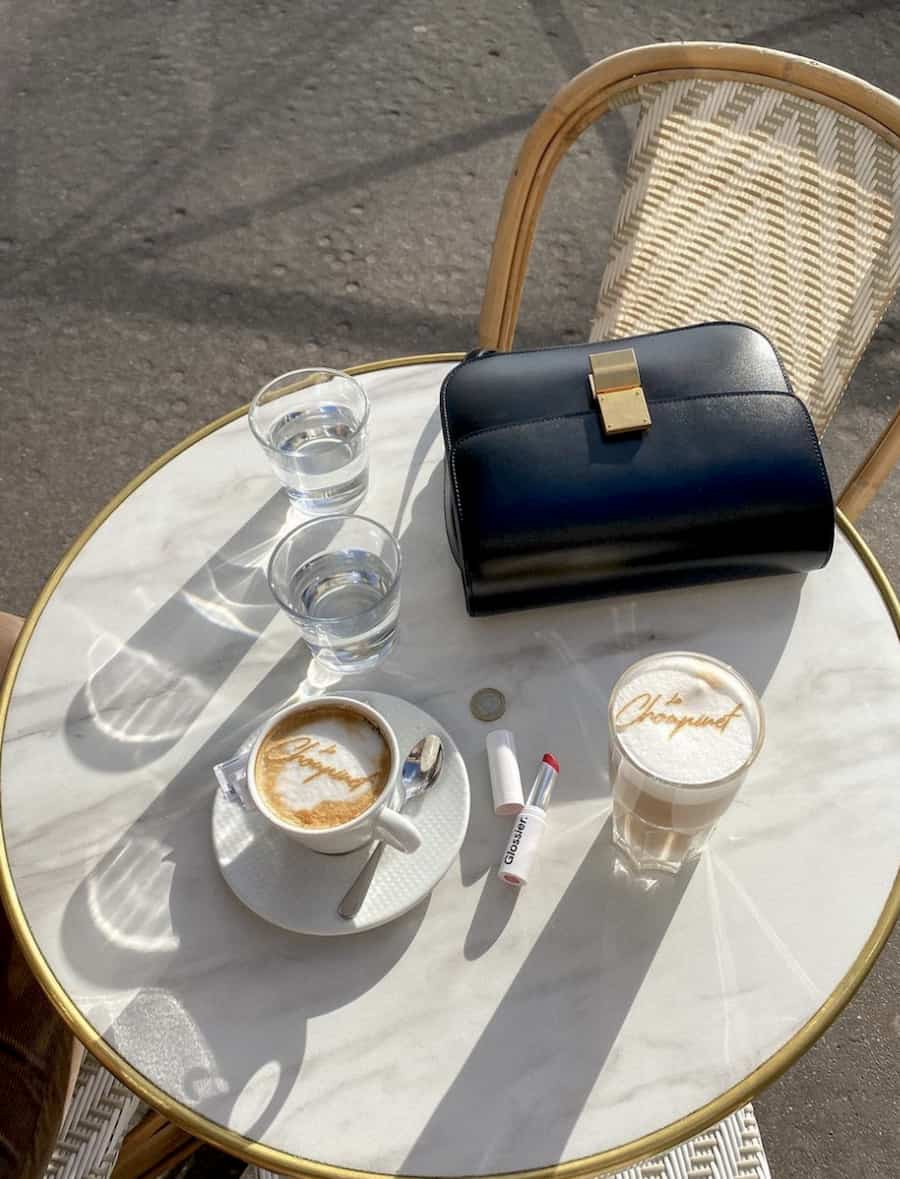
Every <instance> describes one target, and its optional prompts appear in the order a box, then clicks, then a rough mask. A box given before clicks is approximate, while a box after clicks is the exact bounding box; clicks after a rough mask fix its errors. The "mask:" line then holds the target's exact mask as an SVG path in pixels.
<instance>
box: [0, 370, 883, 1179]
mask: <svg viewBox="0 0 900 1179" xmlns="http://www.w3.org/2000/svg"><path fill="white" fill-rule="evenodd" d="M463 356H464V353H462V352H437V353H428V354H423V355H416V356H401V357H395V358H392V359H388V360H381V361H374V362H372V363H369V364H359V365H354V366H352V367H349V368H348V369H347V371H348V372H349V373H351V374H353V375H355V376H358V375H360V374H362V373H370V372H379V371H381V370H384V369H390V368H402V367H406V366H410V365H416V364H443V363H450V362H453V361H459V360H461V359H462V358H463ZM247 409H248V406H246V405H244V406H241V407H240V408H238V409H234V410H231V411H230V412H229V413H226V414H223V415H222V417H219V418H217V419H216V420H215V421H213V422H210V423H209V424H208V425H206V426H203V427H201V428H200V429H199V430H196V431H195V432H194V433H192V434H189V435H188V436H187V437H186V438H185V439H183V440H182V441H181V442H179V443H178V444H177V445H175V446H174V447H172V448H171V449H170V450H168V451H166V453H165V454H163V455H161V456H160V457H159V458H158V459H156V460H155V461H154V462H152V463H151V464H150V465H149V466H148V467H146V468H145V469H144V470H143V471H142V472H141V473H140V474H139V475H137V476H136V477H135V478H134V479H132V480H131V481H130V482H129V483H127V484H126V485H125V486H124V487H123V488H122V490H121V491H119V492H118V494H117V495H115V496H113V498H112V499H111V500H110V501H109V502H108V503H107V504H106V506H105V507H104V508H102V509H101V511H100V512H98V514H97V515H96V516H95V517H94V519H93V520H91V522H90V523H89V524H88V526H87V527H86V528H85V529H84V531H83V532H82V533H81V534H80V535H79V536H78V537H77V538H76V539H75V541H74V542H73V543H72V544H71V545H70V546H69V548H68V549H67V550H66V552H65V554H64V555H63V557H62V559H61V560H60V562H59V564H58V565H57V566H56V568H55V569H54V570H53V572H52V573H51V574H50V576H49V578H48V579H47V582H46V583H45V585H44V587H43V589H42V590H41V592H40V594H39V595H38V597H37V599H36V601H35V603H34V605H33V606H32V608H31V610H30V612H29V614H28V617H27V618H26V620H25V625H24V626H23V628H22V633H21V635H20V636H19V639H18V641H17V643H16V645H15V647H14V649H13V652H12V655H11V656H10V660H9V664H8V666H7V670H6V675H5V676H4V679H3V682H2V685H0V759H2V742H3V733H4V732H5V729H6V718H7V714H8V711H9V703H10V700H11V699H12V692H13V685H14V683H15V679H16V675H17V672H18V669H19V666H20V665H21V662H22V659H23V657H24V655H25V650H26V648H27V646H28V642H29V639H30V638H31V635H32V634H33V633H34V630H35V627H36V626H37V623H38V620H39V618H40V616H41V614H42V613H43V610H44V608H45V606H46V605H47V603H48V602H49V600H50V598H51V597H52V595H53V593H54V591H55V590H56V588H57V586H58V585H59V583H60V582H61V581H62V579H63V576H64V574H65V572H66V570H67V569H68V568H69V566H70V565H71V564H72V562H73V561H74V559H75V557H76V556H77V555H78V553H80V552H81V550H82V549H83V548H84V546H85V545H86V544H87V542H88V541H89V540H90V539H91V537H92V536H93V535H94V533H95V532H97V531H98V529H99V528H100V526H101V525H102V524H103V523H104V521H105V520H106V519H107V518H108V517H109V516H111V515H112V513H113V512H114V511H115V510H116V509H117V508H118V507H119V506H120V505H121V504H122V503H123V502H124V501H125V500H126V499H127V498H128V497H129V496H130V495H131V493H132V492H133V491H135V490H137V488H138V487H140V486H141V485H142V484H143V483H145V482H146V481H147V480H148V479H149V478H150V477H151V476H152V475H154V474H155V473H156V472H157V471H158V470H160V469H161V468H162V467H164V466H165V465H166V464H167V463H169V462H170V461H171V460H172V459H173V458H175V457H176V456H177V455H179V454H181V453H182V452H183V451H185V450H187V449H188V448H189V447H191V446H193V445H194V444H195V443H196V442H199V441H200V440H201V439H203V438H205V437H207V435H209V434H212V433H214V432H215V431H216V430H219V429H221V427H222V426H226V425H228V424H229V423H230V422H233V421H235V420H237V419H238V418H239V417H241V416H243V415H244V414H246V412H247ZM836 516H837V523H838V526H839V527H840V528H841V530H842V531H843V532H844V534H845V535H846V537H847V539H848V540H849V541H850V543H851V545H852V546H853V548H854V549H855V550H856V552H857V554H858V555H859V557H860V559H861V560H862V562H863V564H864V565H865V567H866V569H867V570H868V572H869V574H870V576H871V577H872V580H873V581H874V582H875V585H876V587H877V588H878V590H879V592H880V594H881V597H882V600H883V601H884V604H885V607H886V608H887V611H888V614H889V615H890V617H891V619H892V620H893V623H894V627H895V629H896V630H897V633H898V636H900V600H898V597H897V594H896V592H895V591H894V589H893V587H892V585H891V583H890V581H889V579H888V577H887V574H886V573H885V572H884V570H883V569H882V568H881V566H880V565H879V563H878V560H877V558H876V557H875V555H874V554H873V553H872V551H871V550H870V549H869V547H868V545H867V544H866V542H865V541H864V540H863V539H862V537H861V536H860V534H859V533H858V532H857V530H856V529H855V528H854V527H853V525H852V524H851V523H850V522H849V520H847V518H846V517H845V516H844V515H843V513H842V512H841V511H840V510H839V509H836ZM0 898H2V901H3V905H4V908H5V909H6V913H7V916H8V918H9V921H10V924H11V925H12V927H13V930H14V931H15V934H16V937H17V938H18V941H19V944H20V945H21V947H22V950H23V952H24V954H25V957H26V959H27V961H28V963H29V965H30V967H31V969H32V971H33V972H34V974H35V977H36V978H37V979H38V981H39V982H40V984H41V986H42V987H43V988H44V990H45V991H46V992H47V995H48V997H49V999H50V1001H51V1002H52V1004H53V1006H54V1007H55V1008H56V1010H57V1011H58V1012H59V1014H60V1015H61V1016H62V1018H63V1019H64V1020H65V1022H66V1023H67V1024H68V1026H69V1028H70V1029H71V1030H72V1032H73V1033H74V1035H75V1036H76V1037H77V1038H78V1039H79V1040H80V1041H81V1042H82V1044H84V1046H85V1048H86V1049H87V1050H88V1051H89V1052H90V1053H91V1054H92V1055H93V1056H94V1057H95V1058H96V1059H97V1060H99V1061H100V1063H101V1064H102V1065H103V1066H104V1067H105V1068H107V1069H109V1071H110V1072H111V1073H112V1074H113V1075H114V1076H116V1077H118V1079H119V1080H120V1081H122V1082H123V1084H125V1085H127V1086H128V1088H129V1089H131V1090H132V1091H133V1092H135V1093H137V1095H138V1096H139V1097H140V1098H141V1100H142V1101H144V1102H145V1103H146V1104H147V1105H149V1106H151V1107H152V1108H154V1109H156V1110H157V1111H158V1112H159V1113H161V1114H162V1115H163V1116H164V1117H166V1118H168V1119H169V1120H170V1121H171V1122H174V1123H175V1124H176V1125H178V1126H181V1127H182V1128H183V1129H184V1130H186V1131H187V1132H188V1133H190V1134H192V1135H194V1137H196V1138H201V1139H203V1140H204V1141H206V1142H210V1143H212V1144H213V1145H214V1146H218V1147H220V1148H221V1149H222V1150H225V1151H226V1152H227V1153H229V1154H232V1155H236V1156H237V1157H238V1158H241V1159H244V1160H246V1161H247V1162H248V1163H255V1164H257V1165H258V1166H261V1167H263V1168H265V1169H266V1170H270V1171H275V1172H278V1173H281V1174H285V1175H294V1176H300V1177H302V1179H387V1176H386V1175H385V1174H384V1172H380V1171H365V1170H359V1169H355V1168H350V1167H340V1166H336V1165H333V1164H330V1163H321V1162H316V1161H314V1160H312V1159H304V1158H301V1157H300V1156H298V1155H293V1154H289V1153H287V1152H286V1151H282V1150H278V1149H276V1148H275V1147H271V1146H266V1145H264V1144H263V1143H260V1142H254V1141H253V1140H252V1139H249V1138H245V1137H244V1136H243V1135H242V1134H238V1133H237V1132H236V1131H234V1130H229V1129H227V1128H226V1127H225V1126H221V1125H219V1124H218V1123H217V1122H213V1121H211V1120H210V1119H209V1118H206V1117H204V1116H203V1115H202V1114H199V1113H197V1112H196V1111H195V1110H192V1109H190V1108H189V1107H188V1106H186V1105H183V1104H182V1103H181V1102H179V1101H177V1100H175V1098H173V1097H171V1096H170V1095H169V1094H167V1093H165V1092H164V1091H163V1090H162V1089H160V1088H159V1087H158V1086H157V1085H155V1084H154V1083H153V1082H152V1081H150V1080H149V1079H148V1078H147V1077H145V1076H144V1075H143V1074H142V1073H140V1072H138V1070H137V1069H135V1068H134V1067H133V1066H132V1065H131V1064H130V1063H129V1062H128V1061H127V1060H125V1059H124V1057H122V1056H120V1055H119V1053H118V1052H116V1051H115V1050H114V1049H113V1048H111V1047H110V1046H109V1045H108V1044H107V1043H106V1041H105V1040H104V1039H103V1038H102V1036H101V1035H99V1034H98V1032H97V1031H96V1029H95V1028H94V1027H93V1026H92V1025H91V1024H90V1023H89V1022H88V1020H87V1019H86V1018H85V1016H84V1015H83V1014H82V1012H81V1011H80V1010H79V1008H78V1006H77V1005H76V1004H75V1002H74V1001H73V1000H72V999H71V998H70V997H69V995H68V993H67V992H66V990H65V989H64V988H63V986H62V985H61V983H60V982H59V980H58V979H57V978H56V976H55V975H54V973H53V971H52V970H51V968H50V966H49V964H48V963H47V961H46V959H45V958H44V956H43V954H42V953H41V950H40V948H39V946H38V944H37V942H36V940H35V938H34V935H33V934H32V932H31V928H30V927H29V925H28V921H27V919H26V917H25V913H24V910H23V909H22V906H21V904H20V902H19V898H18V895H17V893H16V889H15V884H14V882H13V878H12V871H11V868H10V864H9V859H8V856H7V851H6V836H5V832H4V831H3V825H2V806H0ZM898 917H900V871H898V873H897V876H896V877H895V879H894V884H893V886H892V888H891V890H890V892H889V893H888V896H887V898H886V900H885V904H884V907H883V908H882V910H881V913H880V914H879V917H878V920H877V921H876V923H875V926H874V928H873V929H872V932H871V933H870V934H869V936H868V938H867V939H866V941H865V943H864V944H863V946H862V948H861V950H860V952H859V954H858V955H857V956H856V958H855V959H854V961H853V963H852V964H851V966H850V969H849V970H848V971H847V973H846V974H845V975H844V977H843V978H842V979H841V980H840V982H839V983H838V984H837V986H836V987H835V988H834V990H833V991H832V992H831V994H830V995H829V996H828V998H827V999H826V1000H825V1002H824V1003H823V1004H822V1005H821V1006H820V1007H819V1009H818V1010H817V1011H816V1012H815V1013H814V1014H813V1015H812V1016H811V1017H810V1018H809V1019H808V1020H807V1022H806V1023H805V1024H804V1025H803V1026H802V1027H801V1028H799V1029H798V1030H797V1031H796V1032H795V1033H794V1034H793V1035H792V1036H791V1037H790V1038H789V1039H788V1040H786V1041H785V1043H784V1044H782V1045H781V1047H780V1048H778V1049H777V1050H776V1051H775V1052H774V1053H773V1054H772V1055H771V1056H769V1057H768V1058H767V1059H766V1060H764V1061H763V1062H762V1064H760V1065H758V1066H757V1067H756V1068H755V1069H754V1070H753V1071H752V1072H750V1073H749V1074H748V1075H747V1076H746V1077H744V1078H743V1080H741V1081H738V1082H737V1083H736V1084H734V1085H732V1086H731V1087H730V1088H729V1089H726V1091H725V1092H724V1093H722V1094H720V1095H719V1096H718V1097H716V1098H713V1099H712V1100H711V1101H708V1102H706V1103H705V1104H704V1105H702V1106H700V1107H699V1108H698V1109H695V1110H692V1111H691V1112H690V1113H688V1114H684V1115H683V1116H682V1117H680V1118H678V1119H676V1120H675V1121H674V1122H670V1123H669V1124H668V1125H667V1126H663V1127H662V1128H661V1129H659V1130H654V1131H652V1132H651V1133H649V1134H644V1135H642V1136H641V1137H639V1138H635V1139H633V1140H632V1141H631V1142H626V1143H624V1144H623V1145H621V1146H615V1147H609V1148H607V1149H606V1150H602V1151H600V1152H598V1153H597V1154H592V1155H584V1156H582V1157H581V1158H577V1159H570V1160H567V1161H565V1162H560V1163H556V1164H553V1165H550V1166H545V1167H535V1168H532V1169H527V1170H520V1171H504V1172H500V1173H499V1174H498V1175H491V1174H481V1173H479V1174H478V1175H477V1176H471V1177H469V1176H459V1177H457V1179H500V1177H501V1176H503V1177H504V1179H551V1177H554V1179H581V1177H582V1176H590V1175H597V1174H602V1173H604V1172H609V1171H615V1170H620V1169H622V1168H624V1167H627V1166H630V1165H633V1164H634V1163H637V1162H640V1161H641V1160H642V1159H646V1158H650V1157H652V1156H653V1155H656V1154H661V1153H663V1152H664V1151H667V1150H671V1149H672V1147H674V1146H677V1145H679V1144H680V1143H682V1142H684V1141H686V1140H687V1139H689V1138H693V1137H694V1136H695V1135H697V1134H700V1133H702V1132H703V1131H704V1130H706V1129H708V1128H709V1127H710V1126H713V1125H715V1123H717V1122H720V1121H721V1120H722V1119H723V1118H725V1117H727V1116H728V1115H729V1114H731V1113H733V1112H734V1111H735V1110H736V1109H739V1108H740V1107H741V1106H742V1105H745V1104H746V1103H747V1102H748V1101H751V1100H752V1099H753V1098H754V1097H755V1096H756V1095H757V1094H758V1093H760V1092H761V1091H762V1090H763V1089H764V1088H765V1087H766V1086H767V1085H769V1084H771V1083H772V1082H773V1081H775V1080H776V1079H777V1078H778V1077H780V1076H781V1074H782V1073H783V1072H785V1071H786V1070H787V1069H788V1068H790V1066H791V1065H792V1064H794V1063H795V1061H797V1060H798V1059H799V1058H800V1057H801V1056H802V1055H803V1053H804V1052H806V1051H807V1050H808V1049H809V1048H810V1047H811V1045H812V1044H813V1043H815V1041H816V1040H817V1039H818V1038H819V1037H820V1036H821V1035H822V1034H823V1033H824V1032H825V1031H826V1029H827V1028H828V1027H830V1025H831V1024H832V1023H833V1021H834V1020H835V1019H836V1018H837V1016H838V1015H839V1014H840V1012H841V1011H842V1010H843V1009H844V1007H845V1006H846V1005H847V1003H849V1001H850V999H851V998H852V997H853V995H854V994H855V992H856V990H857V988H858V987H859V986H860V984H861V983H862V981H863V979H864V978H865V977H866V975H867V974H868V972H869V970H870V969H871V967H872V965H873V964H874V962H875V959H876V958H877V957H878V955H879V953H880V952H881V950H882V948H883V946H884V944H885V942H886V941H887V939H888V936H889V935H890V932H891V930H892V929H893V927H894V924H895V923H896V921H897V919H898Z"/></svg>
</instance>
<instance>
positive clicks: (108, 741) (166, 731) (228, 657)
mask: <svg viewBox="0 0 900 1179" xmlns="http://www.w3.org/2000/svg"><path fill="white" fill-rule="evenodd" d="M290 510H291V509H290V502H289V500H288V499H287V497H286V496H285V495H283V494H281V493H280V492H279V493H278V494H277V495H274V496H272V498H271V499H270V500H268V501H267V502H266V503H265V504H263V506H262V507H261V508H260V509H259V511H258V512H256V513H255V514H254V515H253V516H251V517H250V519H249V520H247V521H246V523H245V524H243V525H242V526H241V527H240V528H239V529H238V531H237V532H235V533H234V535H233V536H232V537H231V538H230V539H229V540H228V541H227V542H226V543H225V544H224V545H223V546H222V547H221V548H220V549H219V550H218V552H216V553H214V554H213V556H212V557H210V559H209V560H208V561H206V562H205V563H204V564H203V565H201V567H200V568H199V569H198V570H197V572H196V573H195V574H194V575H193V576H192V577H191V578H190V579H189V580H188V581H186V582H185V584H184V585H183V586H182V587H181V588H180V589H179V590H178V591H177V592H176V593H175V594H173V595H172V597H170V598H169V599H168V600H167V601H166V602H164V603H163V605H162V606H160V607H159V609H158V610H157V611H156V612H155V613H154V614H152V615H151V617H150V618H149V619H148V620H147V621H146V622H145V623H144V624H143V626H141V627H140V629H139V630H137V631H136V632H135V633H134V634H133V635H132V636H131V638H130V639H129V640H128V642H127V643H126V644H125V645H124V646H118V648H117V649H116V650H115V651H114V652H112V653H111V654H110V653H108V652H106V651H104V649H103V646H104V643H103V639H102V638H101V639H100V640H98V642H97V643H95V645H94V648H93V650H92V652H91V657H92V658H93V659H94V660H96V662H97V664H98V666H97V667H96V670H92V671H91V674H90V676H89V677H88V679H87V681H86V682H85V684H84V686H83V687H82V688H81V689H80V690H79V692H78V693H77V694H76V696H75V697H74V699H73V700H72V702H71V704H70V705H69V709H68V712H67V714H66V720H65V732H66V739H67V740H68V743H69V746H70V748H71V750H72V752H73V753H74V754H75V756H76V757H77V758H79V760H81V761H83V762H84V763H85V764H87V765H90V766H91V767H92V768H93V769H97V770H105V771H107V772H109V773H115V772H116V771H120V770H131V769H136V768H138V767H140V766H145V765H149V764H150V763H151V762H153V761H155V760H156V759H157V758H159V757H161V756H162V755H163V754H164V753H166V752H167V751H168V750H169V749H171V748H172V746H173V745H175V743H176V742H177V741H179V740H180V739H181V738H182V737H183V736H184V734H185V733H186V732H187V731H188V729H189V728H190V727H191V724H192V723H193V721H194V720H195V719H196V717H197V716H198V715H199V713H200V712H201V711H202V709H203V708H205V706H206V705H207V704H208V703H209V700H210V698H211V697H212V696H213V695H214V694H215V692H216V690H217V689H218V688H219V687H220V686H221V684H222V683H224V681H225V680H226V679H227V677H228V676H229V675H230V674H231V672H232V671H234V669H235V668H236V667H237V666H238V664H239V663H240V661H241V659H243V657H244V656H245V655H246V654H247V652H248V651H249V650H250V648H251V647H252V645H253V643H254V642H255V641H256V638H257V636H258V635H259V634H260V633H261V631H263V630H264V629H265V627H266V626H267V625H268V624H269V622H271V620H272V619H273V618H274V616H275V615H276V614H277V612H278V606H277V605H276V603H275V601H274V599H273V598H272V595H271V593H270V592H269V587H268V585H267V584H266V566H267V562H268V557H269V553H270V552H271V550H272V546H273V545H274V543H275V540H276V539H277V537H278V535H279V533H280V531H281V529H282V528H283V526H284V524H285V521H286V520H287V519H288V514H289V512H290Z"/></svg>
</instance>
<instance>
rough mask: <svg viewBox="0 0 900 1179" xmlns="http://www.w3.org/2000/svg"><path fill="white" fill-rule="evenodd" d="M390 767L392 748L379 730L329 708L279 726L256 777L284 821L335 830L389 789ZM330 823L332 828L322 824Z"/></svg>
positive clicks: (259, 758) (354, 715)
mask: <svg viewBox="0 0 900 1179" xmlns="http://www.w3.org/2000/svg"><path fill="white" fill-rule="evenodd" d="M389 764H390V752H389V749H388V746H387V743H386V741H385V739H384V737H382V735H381V734H380V733H379V732H378V730H377V729H376V728H375V726H374V725H372V724H371V723H370V722H369V721H368V720H366V718H365V717H363V716H360V715H359V714H357V713H353V712H350V711H349V710H348V711H346V712H343V711H339V710H337V709H335V708H334V707H333V706H329V707H328V708H327V709H323V710H322V711H320V712H317V711H315V710H310V711H309V712H305V713H301V714H299V715H297V716H295V717H286V718H285V720H284V721H282V722H281V723H280V724H279V725H277V726H276V727H275V728H274V729H273V730H272V732H271V734H270V735H269V737H268V738H267V739H266V741H265V742H264V743H263V745H262V747H261V749H260V751H259V754H258V755H257V762H256V777H257V781H258V783H259V788H260V791H261V793H262V795H263V797H264V798H265V799H266V801H267V802H268V803H269V805H270V806H271V807H272V809H273V810H274V811H275V812H276V813H277V814H279V815H281V816H282V817H283V818H288V819H292V820H293V821H295V822H298V823H300V824H301V825H306V824H311V825H313V826H322V825H329V826H330V825H334V824H336V823H340V822H346V821H347V820H348V819H349V818H351V817H353V814H354V812H356V813H362V811H363V810H366V809H368V807H369V806H370V805H371V804H372V802H374V800H375V799H376V798H377V797H378V795H379V794H380V793H381V791H382V790H383V788H384V786H385V783H386V781H387V774H388V769H389ZM322 804H326V805H325V806H324V807H323V806H322ZM329 804H330V805H329ZM357 804H358V805H357ZM317 808H318V809H317ZM327 817H330V819H331V822H330V823H328V822H324V823H323V821H322V820H324V819H326V818H327Z"/></svg>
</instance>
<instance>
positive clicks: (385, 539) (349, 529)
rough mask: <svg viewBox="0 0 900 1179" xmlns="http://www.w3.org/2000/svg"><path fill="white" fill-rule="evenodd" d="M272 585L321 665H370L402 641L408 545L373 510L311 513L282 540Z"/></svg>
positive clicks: (343, 669)
mask: <svg viewBox="0 0 900 1179" xmlns="http://www.w3.org/2000/svg"><path fill="white" fill-rule="evenodd" d="M269 588H270V589H271V591H272V594H273V595H274V597H275V600H276V601H277V602H278V604H279V606H281V608H282V609H283V610H285V611H286V612H287V613H288V615H289V616H290V617H291V619H292V620H293V621H294V622H295V623H296V624H297V626H298V627H299V628H300V633H301V634H302V635H303V639H304V641H305V642H306V645H307V646H308V647H309V649H310V651H311V652H312V654H313V656H314V657H315V658H316V659H318V660H319V662H320V663H321V664H323V665H324V666H325V667H327V668H329V669H330V670H333V671H337V672H340V673H342V674H344V673H348V672H358V671H367V670H368V669H369V668H370V667H374V666H375V664H376V663H378V662H380V660H382V659H383V658H384V657H385V655H387V654H388V653H389V652H390V650H391V648H392V647H393V645H394V636H395V633H396V630H397V614H398V612H399V609H400V546H399V545H398V544H397V541H396V540H395V539H394V537H393V536H392V535H391V534H390V532H388V530H387V529H386V528H382V526H381V525H380V524H376V522H375V521H374V520H368V519H367V518H366V517H365V516H347V515H340V516H328V517H327V518H323V519H321V520H310V521H309V522H308V523H307V524H301V525H300V527H299V528H295V529H294V530H293V531H292V532H289V533H288V534H287V535H286V536H284V537H283V538H282V539H281V540H280V541H279V542H278V544H277V546H276V547H275V551H274V552H273V553H272V557H271V560H270V561H269Z"/></svg>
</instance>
